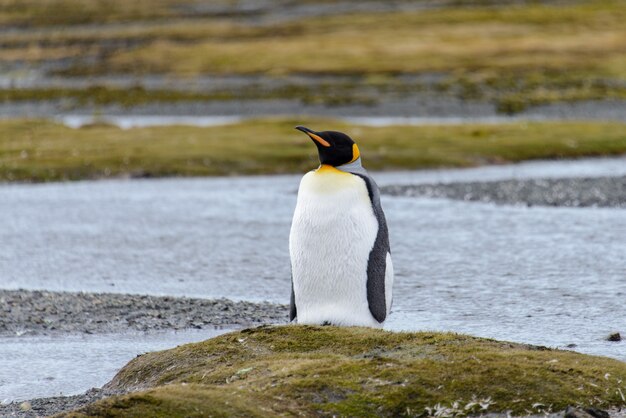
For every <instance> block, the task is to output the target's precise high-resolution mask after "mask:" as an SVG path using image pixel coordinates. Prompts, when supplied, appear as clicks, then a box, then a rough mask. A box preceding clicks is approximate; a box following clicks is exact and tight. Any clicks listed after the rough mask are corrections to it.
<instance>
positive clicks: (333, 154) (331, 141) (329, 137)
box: [296, 126, 360, 167]
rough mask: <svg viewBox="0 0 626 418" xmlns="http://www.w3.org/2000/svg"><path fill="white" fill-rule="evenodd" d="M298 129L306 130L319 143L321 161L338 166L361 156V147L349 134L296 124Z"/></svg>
mask: <svg viewBox="0 0 626 418" xmlns="http://www.w3.org/2000/svg"><path fill="white" fill-rule="evenodd" d="M296 129H297V130H299V131H302V132H304V133H305V134H307V135H308V136H309V138H311V139H312V140H313V142H315V145H317V152H318V153H319V156H320V163H322V164H328V165H332V166H333V167H337V166H340V165H343V164H348V163H351V162H353V161H356V160H357V159H358V158H359V157H360V153H359V147H357V146H356V144H355V143H354V141H353V140H352V138H350V137H349V136H348V135H346V134H344V133H341V132H335V131H323V132H315V131H312V130H311V129H309V128H305V127H304V126H296Z"/></svg>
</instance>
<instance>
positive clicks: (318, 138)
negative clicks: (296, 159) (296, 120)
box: [306, 132, 330, 147]
mask: <svg viewBox="0 0 626 418" xmlns="http://www.w3.org/2000/svg"><path fill="white" fill-rule="evenodd" d="M306 134H307V135H308V136H310V137H311V139H312V140H314V141H317V142H318V143H319V144H320V145H321V146H323V147H330V144H329V143H328V141H326V140H325V139H324V138H322V137H321V136H318V135H315V134H312V133H310V132H307V133H306Z"/></svg>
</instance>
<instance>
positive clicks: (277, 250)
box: [0, 158, 626, 399]
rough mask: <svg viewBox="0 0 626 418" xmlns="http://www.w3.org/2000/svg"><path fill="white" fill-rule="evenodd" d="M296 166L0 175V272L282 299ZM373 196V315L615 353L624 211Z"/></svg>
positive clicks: (419, 178) (587, 172)
mask: <svg viewBox="0 0 626 418" xmlns="http://www.w3.org/2000/svg"><path fill="white" fill-rule="evenodd" d="M625 173H626V158H612V159H602V160H581V161H575V162H533V163H525V164H519V165H511V166H499V167H484V168H477V169H469V170H434V171H420V172H405V173H402V172H397V173H379V174H377V175H376V176H375V177H376V179H377V181H378V183H379V184H380V185H386V184H400V183H417V182H434V181H435V182H436V181H455V180H464V181H465V180H494V179H502V178H527V177H564V176H565V177H568V176H604V175H623V174H625ZM299 178H300V176H271V177H270V176H265V177H264V176H259V177H236V178H235V177H233V178H212V179H209V178H197V179H159V180H111V181H97V182H91V181H86V182H75V183H56V184H39V185H16V184H11V185H2V186H0V202H2V205H0V266H1V268H0V286H1V287H3V288H8V289H16V288H29V289H50V290H71V291H80V290H82V291H90V292H95V291H98V292H121V293H151V294H157V295H186V296H196V297H229V298H233V299H247V300H257V301H258V300H270V301H276V302H282V303H287V302H288V300H289V289H290V285H289V280H290V273H289V256H288V235H289V226H290V221H291V215H292V212H293V209H294V206H295V197H296V196H295V192H296V190H297V187H298V182H299ZM383 206H384V208H385V211H386V214H387V218H388V223H389V225H390V234H391V244H392V253H393V259H394V267H395V270H396V283H395V301H394V309H393V312H392V314H391V316H390V318H389V320H388V323H387V324H386V328H388V329H392V330H425V329H428V330H448V331H455V332H463V333H468V334H473V335H478V336H484V337H492V338H497V339H503V340H510V341H518V342H526V343H533V344H540V345H547V346H550V347H560V348H563V347H565V346H566V345H568V344H576V347H575V348H574V349H575V350H578V351H581V352H585V353H592V354H600V355H607V356H612V357H615V358H618V359H621V360H624V361H626V345H624V344H625V343H623V342H622V343H610V342H607V341H605V340H604V338H605V337H606V336H607V335H608V334H609V333H610V332H612V331H620V332H622V334H625V333H626V303H625V301H626V257H625V254H626V211H625V210H623V209H610V208H609V209H597V208H553V207H550V208H542V207H532V208H527V207H521V206H520V207H517V206H496V205H492V204H483V203H470V202H460V201H448V200H435V199H425V198H421V199H420V198H406V197H388V196H384V197H383ZM16 341H17V340H16ZM2 347H3V346H2V345H1V344H0V358H2V357H6V356H4V355H3V354H4V353H2V352H1V351H2V350H3V348H2ZM5 347H6V346H5ZM116 364H117V365H118V364H119V363H116ZM50 367H54V366H50ZM97 368H98V367H95V368H94V369H97ZM113 368H114V367H113ZM113 368H110V369H111V370H112V369H113ZM1 369H3V367H1V365H0V370H1ZM84 389H87V388H86V387H85V388H83V390H84ZM66 390H67V389H66ZM0 399H1V396H0Z"/></svg>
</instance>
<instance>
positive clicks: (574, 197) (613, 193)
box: [381, 176, 626, 208]
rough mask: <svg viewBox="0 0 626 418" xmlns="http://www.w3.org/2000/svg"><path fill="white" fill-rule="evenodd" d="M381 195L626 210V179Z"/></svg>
mask: <svg viewBox="0 0 626 418" xmlns="http://www.w3.org/2000/svg"><path fill="white" fill-rule="evenodd" d="M381 192H382V193H384V194H388V195H392V196H423V197H431V198H445V199H454V200H464V201H477V202H488V203H497V204H507V205H525V206H566V207H611V208H626V176H622V177H598V178H561V179H523V180H517V179H516V180H501V181H490V182H462V183H461V182H460V183H439V184H418V185H407V186H387V187H383V188H382V189H381Z"/></svg>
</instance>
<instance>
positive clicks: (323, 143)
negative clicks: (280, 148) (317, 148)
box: [296, 125, 330, 148]
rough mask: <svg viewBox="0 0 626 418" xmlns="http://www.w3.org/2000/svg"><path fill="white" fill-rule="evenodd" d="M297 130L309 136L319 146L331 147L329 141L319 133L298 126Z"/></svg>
mask: <svg viewBox="0 0 626 418" xmlns="http://www.w3.org/2000/svg"><path fill="white" fill-rule="evenodd" d="M296 129H297V130H299V131H302V132H304V133H305V134H307V135H308V136H309V138H311V139H312V140H313V141H315V142H317V143H318V144H320V145H321V146H323V147H326V148H328V147H330V143H329V142H328V141H326V140H325V139H324V138H322V137H321V136H319V135H318V134H317V132H315V131H312V130H310V129H309V128H306V127H304V126H301V125H300V126H296Z"/></svg>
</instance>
